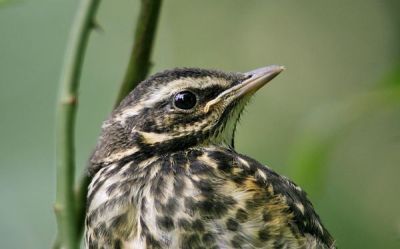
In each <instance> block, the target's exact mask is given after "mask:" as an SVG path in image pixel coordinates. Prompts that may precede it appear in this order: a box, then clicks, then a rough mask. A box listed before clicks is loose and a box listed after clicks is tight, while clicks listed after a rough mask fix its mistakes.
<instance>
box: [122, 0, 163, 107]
mask: <svg viewBox="0 0 400 249" xmlns="http://www.w3.org/2000/svg"><path fill="white" fill-rule="evenodd" d="M161 3H162V0H142V5H141V7H140V14H139V18H138V21H137V24H136V31H135V41H134V44H133V48H132V50H131V56H130V59H129V64H128V68H127V70H126V74H125V77H124V81H123V83H122V85H121V88H120V91H119V94H118V97H117V100H116V105H118V103H119V102H120V101H121V100H122V99H123V98H125V96H126V95H127V94H128V93H129V92H130V91H132V90H133V89H134V88H135V86H136V85H137V84H138V83H139V82H140V81H142V80H144V79H145V77H146V76H147V74H148V72H149V70H150V67H151V62H150V57H151V51H152V48H153V43H154V37H155V32H156V29H157V23H158V17H159V14H160V9H161Z"/></svg>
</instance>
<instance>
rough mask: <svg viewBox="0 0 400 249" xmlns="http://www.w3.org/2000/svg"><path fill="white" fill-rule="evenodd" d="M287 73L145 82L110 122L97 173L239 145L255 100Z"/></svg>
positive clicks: (171, 76) (192, 72) (195, 73)
mask: <svg viewBox="0 0 400 249" xmlns="http://www.w3.org/2000/svg"><path fill="white" fill-rule="evenodd" d="M282 70H283V67H281V66H268V67H264V68H260V69H257V70H254V71H251V72H248V73H223V72H220V71H213V70H203V69H194V68H183V69H173V70H168V71H164V72H161V73H158V74H155V75H153V76H151V77H150V78H149V79H147V80H145V81H143V82H141V83H140V84H139V85H138V86H137V87H136V88H135V90H133V91H132V92H131V93H130V94H129V95H128V96H127V97H126V98H125V99H124V100H123V101H122V102H121V104H120V105H119V107H117V108H116V109H115V110H114V111H113V113H112V114H111V116H110V118H109V119H108V120H107V121H105V122H104V124H103V127H102V128H103V130H102V135H101V137H100V139H99V141H98V144H97V148H96V150H95V152H94V154H93V156H92V158H91V163H92V165H93V166H94V167H96V165H97V167H96V168H98V166H100V165H104V164H109V163H113V162H115V161H117V160H120V159H122V158H125V157H129V156H133V155H135V154H136V155H139V154H141V155H142V156H143V154H144V155H147V156H149V155H150V156H151V155H154V154H163V153H168V152H174V151H177V150H182V149H185V148H189V147H193V146H197V145H201V144H219V145H225V146H232V145H233V137H234V133H235V127H236V123H237V121H238V119H239V116H240V113H241V112H242V110H243V108H244V106H245V104H246V103H247V101H248V100H249V99H250V97H251V96H252V94H253V93H254V92H255V91H257V90H258V89H259V88H261V87H262V86H263V85H265V84H266V83H267V82H269V81H270V80H271V79H273V78H274V77H275V76H277V75H278V74H279V73H280V72H281V71H282Z"/></svg>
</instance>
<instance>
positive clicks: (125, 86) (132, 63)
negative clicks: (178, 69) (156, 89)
mask: <svg viewBox="0 0 400 249" xmlns="http://www.w3.org/2000/svg"><path fill="white" fill-rule="evenodd" d="M161 2H162V1H161V0H142V5H141V8H140V14H139V18H138V20H137V24H136V28H135V29H136V32H135V40H134V44H133V47H132V52H131V56H130V59H129V64H128V68H127V71H126V74H125V78H124V81H123V83H122V85H121V88H120V91H119V94H118V97H117V100H116V102H115V105H118V103H119V102H120V101H121V100H122V99H123V98H124V97H125V96H126V95H127V94H128V93H129V92H130V91H131V90H133V89H134V88H135V86H136V85H137V83H139V82H140V81H142V80H144V78H145V77H146V76H147V74H148V72H149V70H150V66H151V63H150V56H151V50H152V47H153V43H154V37H155V32H156V28H157V22H158V17H159V14H160V9H161ZM89 182H90V180H89V177H88V176H87V175H86V174H85V175H84V176H83V177H82V179H81V181H80V183H79V185H78V187H77V189H76V196H75V203H76V205H75V207H76V217H77V219H76V220H77V232H78V237H80V235H81V234H82V232H83V226H84V220H85V207H86V193H87V187H88V184H89Z"/></svg>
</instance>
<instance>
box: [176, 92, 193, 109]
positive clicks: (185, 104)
mask: <svg viewBox="0 0 400 249" xmlns="http://www.w3.org/2000/svg"><path fill="white" fill-rule="evenodd" d="M196 103H197V99H196V95H195V94H194V93H192V92H189V91H183V92H179V93H177V94H175V96H174V105H175V106H176V107H178V108H179V109H183V110H189V109H192V108H193V107H194V106H195V105H196Z"/></svg>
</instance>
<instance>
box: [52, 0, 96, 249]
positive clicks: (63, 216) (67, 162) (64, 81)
mask: <svg viewBox="0 0 400 249" xmlns="http://www.w3.org/2000/svg"><path fill="white" fill-rule="evenodd" d="M99 3H100V0H83V1H82V2H81V5H80V7H79V10H78V13H77V16H76V19H75V23H74V24H73V26H72V30H71V35H70V41H69V43H68V47H67V51H66V55H65V61H64V66H63V72H62V75H61V80H60V86H61V93H60V96H59V106H58V111H57V136H56V163H57V192H56V203H55V204H54V210H55V213H56V217H57V226H58V235H57V236H58V238H57V240H56V243H55V244H54V247H55V248H58V247H62V248H66V249H76V248H78V247H79V236H78V233H77V226H76V223H77V218H76V205H75V196H74V189H73V188H74V175H75V151H74V142H75V141H74V137H75V133H74V131H75V129H74V128H75V118H76V111H77V98H78V89H79V79H80V75H81V69H82V64H83V60H84V55H85V50H86V47H87V43H88V40H89V34H90V31H91V29H92V28H93V23H94V16H95V14H96V11H97V8H98V6H99Z"/></svg>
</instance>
